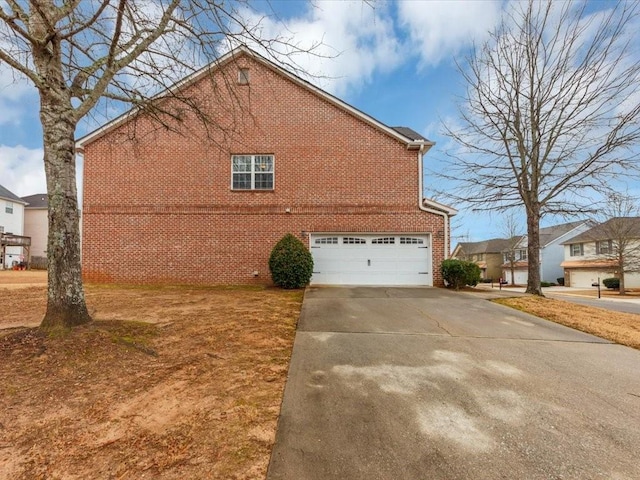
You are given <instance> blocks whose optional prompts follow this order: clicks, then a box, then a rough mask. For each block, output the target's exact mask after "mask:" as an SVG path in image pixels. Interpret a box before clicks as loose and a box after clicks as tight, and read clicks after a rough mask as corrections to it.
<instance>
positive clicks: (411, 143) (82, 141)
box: [76, 45, 435, 153]
mask: <svg viewBox="0 0 640 480" xmlns="http://www.w3.org/2000/svg"><path fill="white" fill-rule="evenodd" d="M239 54H246V55H248V56H250V57H251V58H253V59H254V60H256V61H258V62H260V63H262V64H263V65H265V66H266V67H268V68H270V69H271V70H274V71H275V72H277V73H279V74H280V75H282V76H284V77H286V78H288V79H289V80H291V81H292V82H294V83H296V84H297V85H299V86H301V87H303V88H306V89H307V90H310V91H312V92H313V93H315V94H316V95H319V96H320V97H322V98H324V99H325V100H327V101H328V102H330V103H332V104H333V105H335V106H337V107H339V108H341V109H342V110H345V111H347V112H348V113H350V114H352V115H353V116H355V117H356V118H358V119H360V120H362V121H364V122H365V123H368V124H370V125H372V126H374V127H375V128H377V129H379V130H381V131H383V132H384V133H386V134H387V135H389V136H391V137H393V138H395V139H396V140H398V141H400V142H402V143H404V144H406V145H407V148H420V147H427V150H428V149H429V148H431V147H432V146H433V145H435V143H434V142H430V141H429V140H416V139H407V137H405V136H404V135H402V134H400V133H399V132H397V131H396V130H394V129H393V128H391V127H389V126H387V125H385V124H384V123H382V122H379V121H378V120H376V119H375V118H373V117H371V116H370V115H367V114H366V113H364V112H362V111H360V110H358V109H357V108H355V107H352V106H351V105H349V104H348V103H346V102H344V101H342V100H340V99H339V98H337V97H335V96H333V95H331V94H330V93H328V92H325V91H324V90H322V89H321V88H318V87H316V86H315V85H313V84H312V83H310V82H308V81H306V80H303V79H302V78H300V77H298V76H297V75H294V74H293V73H291V72H289V71H287V70H285V69H284V68H282V67H280V66H278V65H276V64H275V63H274V62H272V61H270V60H268V59H267V58H265V57H263V56H262V55H260V54H259V53H257V52H255V51H253V50H251V49H250V48H248V47H246V46H244V45H243V46H240V47H237V48H235V49H233V50H231V51H230V52H228V53H226V54H225V55H223V56H222V57H220V58H219V59H217V60H215V61H213V62H211V63H210V64H208V65H206V66H204V67H203V68H201V69H200V70H198V71H196V72H194V73H192V74H191V75H189V76H187V77H185V78H184V79H182V80H180V81H179V82H177V83H175V84H174V85H173V86H171V87H170V88H168V89H167V90H166V91H163V92H161V93H159V94H157V95H155V96H154V97H153V98H161V97H163V96H165V95H167V94H168V93H171V92H174V91H177V90H179V89H181V88H183V87H184V86H186V85H188V84H190V83H194V82H196V81H197V80H198V79H199V78H200V77H201V76H202V75H204V74H206V73H207V72H209V71H211V70H212V69H214V68H219V67H221V66H222V65H223V64H225V63H227V62H228V61H229V60H231V59H233V58H234V57H236V56H238V55H239ZM139 111H140V109H139V108H132V109H131V110H129V111H127V112H125V113H123V114H122V115H120V116H118V117H116V118H115V119H113V120H111V121H110V122H108V123H106V124H105V125H103V126H102V127H100V128H98V129H97V130H94V131H93V132H91V133H89V134H87V135H85V136H83V137H81V138H79V139H78V140H77V141H76V151H77V152H79V153H82V151H83V148H84V146H85V145H86V144H88V143H90V142H92V141H94V140H97V139H98V138H100V137H101V136H103V135H104V134H106V133H107V132H109V131H110V130H112V129H114V128H116V127H117V126H119V125H121V124H123V123H125V122H126V121H128V120H129V119H131V118H133V117H135V116H136V115H137V114H138V113H139Z"/></svg>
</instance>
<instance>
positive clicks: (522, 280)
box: [502, 269, 529, 285]
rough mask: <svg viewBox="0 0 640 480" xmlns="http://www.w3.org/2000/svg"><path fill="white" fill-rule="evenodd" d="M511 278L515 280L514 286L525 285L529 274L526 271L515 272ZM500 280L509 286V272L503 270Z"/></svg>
mask: <svg viewBox="0 0 640 480" xmlns="http://www.w3.org/2000/svg"><path fill="white" fill-rule="evenodd" d="M513 277H514V278H515V281H514V282H513V283H515V284H516V285H526V284H527V280H528V279H529V272H527V271H526V270H515V271H514V275H513ZM502 278H503V279H504V280H505V281H506V282H507V283H509V284H511V270H510V269H509V270H503V271H502Z"/></svg>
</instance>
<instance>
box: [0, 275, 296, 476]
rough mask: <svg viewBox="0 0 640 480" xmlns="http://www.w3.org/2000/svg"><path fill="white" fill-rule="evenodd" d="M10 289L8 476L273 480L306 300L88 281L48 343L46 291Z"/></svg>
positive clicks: (1, 340) (1, 427)
mask: <svg viewBox="0 0 640 480" xmlns="http://www.w3.org/2000/svg"><path fill="white" fill-rule="evenodd" d="M5 283H6V282H5ZM26 283H30V282H26ZM3 287H4V286H3V285H2V284H0V295H1V296H2V303H1V304H0V305H1V306H0V324H2V323H3V321H4V324H5V329H4V330H0V478H7V479H71V478H75V479H81V478H83V479H84V478H104V479H141V478H153V479H156V478H158V479H185V478H194V479H195V478H198V479H200V478H203V479H204V478H225V479H263V478H264V477H265V473H266V469H267V465H268V461H269V455H270V452H271V448H272V445H273V442H274V436H275V429H276V421H277V417H278V414H279V411H280V403H281V399H282V393H283V388H284V383H285V378H286V374H287V368H288V364H289V358H290V355H291V349H292V344H293V338H294V334H295V327H296V322H297V319H298V316H299V312H300V305H301V301H302V291H282V290H277V289H265V288H249V287H247V288H226V289H225V288H197V287H161V288H135V287H119V286H97V285H89V286H88V287H87V303H88V306H89V310H90V311H91V313H92V315H93V317H94V319H95V321H94V322H93V323H92V324H90V325H88V326H83V327H79V328H77V329H75V330H73V331H72V332H70V333H69V334H67V335H65V336H62V337H57V338H49V337H47V336H45V335H43V334H42V333H41V332H40V331H39V330H37V329H33V328H22V327H17V325H20V324H28V325H32V324H34V322H35V323H36V324H37V322H39V320H40V319H41V318H42V315H43V314H44V308H45V287H44V286H40V287H34V286H27V287H25V288H21V289H12V290H9V289H8V288H7V289H5V288H3ZM6 327H10V328H6Z"/></svg>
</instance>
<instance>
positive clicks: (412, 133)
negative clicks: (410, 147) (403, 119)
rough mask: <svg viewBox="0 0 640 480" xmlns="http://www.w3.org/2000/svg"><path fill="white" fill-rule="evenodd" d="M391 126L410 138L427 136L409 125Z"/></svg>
mask: <svg viewBox="0 0 640 480" xmlns="http://www.w3.org/2000/svg"><path fill="white" fill-rule="evenodd" d="M391 128H393V129H394V130H395V131H396V132H398V133H399V134H400V135H404V136H405V137H407V138H408V139H409V140H426V138H424V137H423V136H422V135H420V134H419V133H418V132H416V131H415V130H412V129H411V128H409V127H391Z"/></svg>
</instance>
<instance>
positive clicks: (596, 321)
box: [494, 295, 640, 349]
mask: <svg viewBox="0 0 640 480" xmlns="http://www.w3.org/2000/svg"><path fill="white" fill-rule="evenodd" d="M494 302H496V303H500V304H502V305H507V306H509V307H512V308H516V309H518V310H521V311H523V312H526V313H530V314H532V315H535V316H537V317H541V318H545V319H547V320H551V321H552V322H556V323H560V324H562V325H566V326H567V327H571V328H575V329H576V330H581V331H583V332H586V333H591V334H593V335H597V336H598V337H602V338H605V339H607V340H611V341H612V342H616V343H620V344H622V345H627V346H629V347H633V348H637V349H640V315H636V314H633V313H622V312H613V311H611V310H605V309H602V308H596V307H589V306H586V305H577V304H575V303H569V302H565V301H563V300H555V299H552V298H543V297H536V296H533V295H531V296H523V297H516V298H504V299H498V300H494Z"/></svg>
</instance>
